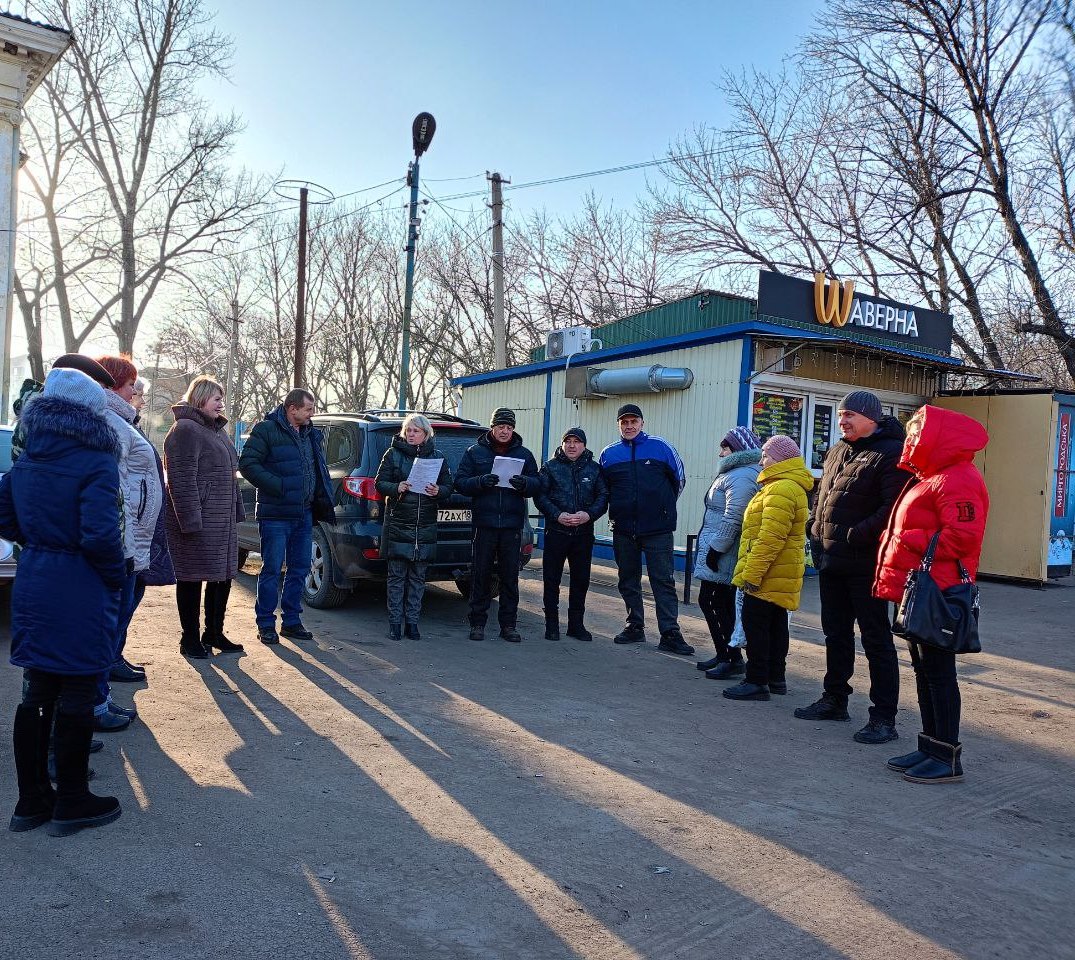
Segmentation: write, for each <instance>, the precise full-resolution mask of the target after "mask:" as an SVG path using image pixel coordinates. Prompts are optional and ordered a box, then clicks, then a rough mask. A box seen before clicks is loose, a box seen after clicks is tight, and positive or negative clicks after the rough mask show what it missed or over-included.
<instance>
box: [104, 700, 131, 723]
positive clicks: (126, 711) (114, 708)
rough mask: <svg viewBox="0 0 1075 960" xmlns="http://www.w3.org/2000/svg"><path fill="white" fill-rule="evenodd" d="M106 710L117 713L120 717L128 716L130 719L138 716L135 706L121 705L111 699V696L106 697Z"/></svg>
mask: <svg viewBox="0 0 1075 960" xmlns="http://www.w3.org/2000/svg"><path fill="white" fill-rule="evenodd" d="M108 712H109V713H118V714H119V715H120V716H121V717H130V718H131V719H132V720H134V719H135V718H136V717H137V716H138V708H137V707H135V706H133V705H132V706H130V707H121V706H120V705H119V704H118V703H116V702H115V701H113V700H112V698H111V697H109V698H108Z"/></svg>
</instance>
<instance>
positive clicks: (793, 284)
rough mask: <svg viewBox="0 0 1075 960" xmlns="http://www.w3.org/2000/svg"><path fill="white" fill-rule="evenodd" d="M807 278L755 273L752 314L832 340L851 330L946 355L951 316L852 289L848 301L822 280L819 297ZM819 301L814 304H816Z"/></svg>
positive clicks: (842, 291)
mask: <svg viewBox="0 0 1075 960" xmlns="http://www.w3.org/2000/svg"><path fill="white" fill-rule="evenodd" d="M816 287H817V284H816V283H815V282H814V281H811V280H800V279H798V278H797V277H789V276H785V275H784V274H782V273H770V272H769V271H768V270H759V271H758V314H759V315H764V316H767V317H773V318H775V319H777V320H794V321H797V322H799V323H808V324H811V325H813V326H816V327H817V329H818V330H819V331H823V332H825V333H827V334H829V335H831V336H833V337H839V336H841V335H842V334H844V333H849V332H852V331H853V332H855V333H861V334H866V335H867V336H868V337H870V338H871V339H876V340H879V341H882V342H883V341H885V340H890V341H897V342H900V343H906V344H910V345H917V346H920V347H926V348H928V349H930V350H935V351H940V352H942V353H949V352H951V349H952V315H951V314H948V313H938V312H937V311H936V310H926V309H924V308H921V307H912V306H910V305H909V304H906V303H897V302H895V301H894V300H881V299H880V298H878V297H871V296H868V295H867V294H865V293H859V291H858V290H855V291H854V293H853V294H852V296H851V297H850V298H848V297H847V289H846V288H845V287H844V286H843V285H840V286H839V287H837V288H836V289H834V284H833V281H832V280H826V281H825V283H824V285H823V287H822V289H821V292H820V295H819V294H818V293H817V291H816V289H815V288H816ZM819 301H820V303H819Z"/></svg>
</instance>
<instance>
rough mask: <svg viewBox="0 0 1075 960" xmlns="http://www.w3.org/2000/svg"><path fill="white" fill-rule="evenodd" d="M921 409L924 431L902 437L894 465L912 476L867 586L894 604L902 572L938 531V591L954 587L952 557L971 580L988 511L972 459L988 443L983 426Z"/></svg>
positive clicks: (900, 588)
mask: <svg viewBox="0 0 1075 960" xmlns="http://www.w3.org/2000/svg"><path fill="white" fill-rule="evenodd" d="M922 410H923V413H924V417H923V420H922V430H921V432H920V433H919V435H918V436H917V437H914V436H913V435H912V436H908V437H907V440H906V441H905V442H904V445H903V455H902V457H901V459H900V466H901V467H902V468H903V469H904V470H909V471H911V472H912V473H913V474H914V475H915V477H916V478H917V479H916V480H912V481H910V482H909V483H908V484H907V486H906V487H904V489H903V492H902V493H901V494H900V495H899V498H898V499H897V500H896V504H895V506H894V507H893V508H892V516H891V518H890V520H889V523H888V529H887V530H886V531H885V533H884V536H883V537H882V538H881V546H880V552H879V554H878V565H877V576H876V578H875V580H874V585H873V593H874V596H875V597H880V598H881V599H882V600H893V601H895V602H896V603H898V602H899V601H900V600H902V599H903V590H904V587H905V586H906V585H907V574H908V573H909V572H910V571H911V570H914V569H916V568H917V567H918V565H919V564H920V563H921V562H922V557H923V555H924V554H925V552H926V548H927V547H928V546H929V541H930V539H931V538H932V537H933V534H935V533H936V532H937V531H938V530H940V531H941V537H940V540H939V541H938V543H937V551H936V553H935V555H934V561H933V570H932V575H933V579H934V581H936V583H937V585H938V586H939V587H940V588H941V589H942V590H946V589H947V588H948V587H951V586H954V585H955V584H957V583H959V579H960V577H959V566H958V565H957V562H956V561H957V560H961V561H962V562H963V566H964V567H965V568H966V570H967V573H969V574H970V576H971V579H972V580H973V579H974V578H975V577H976V576H977V574H978V559H979V557H980V556H981V553H982V538H983V537H984V536H985V521H986V518H987V516H988V514H989V493H988V492H987V490H986V488H985V481H984V480H983V479H982V475H981V474H980V473H979V472H978V468H977V467H975V466H974V463H973V462H972V461H973V459H974V455H975V454H976V453H977V452H978V451H979V450H982V449H984V448H985V445H986V444H987V443H988V442H989V434H987V433H986V430H985V427H983V426H982V425H981V424H980V423H979V422H978V421H977V420H973V419H972V418H971V417H968V416H966V415H964V414H962V413H956V412H955V411H954V410H944V409H942V408H941V407H933V406H929V405H928V404H927V405H926V406H924V407H923V408H922Z"/></svg>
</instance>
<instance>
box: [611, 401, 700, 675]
mask: <svg viewBox="0 0 1075 960" xmlns="http://www.w3.org/2000/svg"><path fill="white" fill-rule="evenodd" d="M616 419H617V421H618V422H619V427H620V439H619V440H618V441H617V442H616V443H610V444H609V445H608V446H607V447H605V449H604V450H602V451H601V468H602V469H603V470H604V472H605V481H606V482H607V484H608V520H609V526H610V527H611V528H612V549H613V552H614V553H615V555H616V566H617V567H618V568H619V589H620V596H621V597H623V602H624V604H625V605H626V606H627V626H626V627H625V628H624V630H623V632H622V633H619V634H617V635H616V637H615V638H614V642H615V643H644V642H645V640H646V632H645V613H644V611H643V607H642V555H643V554H645V557H646V569H647V571H648V572H649V583H650V589H651V590H652V591H653V599H654V602H655V603H656V605H657V626H658V627H659V629H660V631H661V643H660V647H659V649H661V650H665V651H668V652H669V653H678V654H682V655H683V656H691V655H692V654H693V653H694V647H692V646H690V645H689V644H688V643H686V642H685V641H684V639H683V634H682V633H681V632H680V629H679V619H678V617H679V602H678V600H677V598H676V581H675V577H674V575H673V571H674V569H675V567H674V554H673V535H674V533H675V529H676V501H677V500H678V499H679V495H680V494H681V493H682V492H683V488H684V486H686V483H687V477H686V474H685V472H684V470H683V461H682V460H681V459H680V458H679V454H678V453H676V449H675V447H673V446H672V445H671V444H670V443H668V442H667V441H666V440H662V439H661V438H660V437H652V436H650V435H649V434H647V433H644V432H643V431H642V427H643V426H644V425H645V421H644V420H643V419H642V410H641V408H639V407H638V406H637V405H636V404H633V403H625V404H624V405H623V406H622V407H620V409H619V412H618V413H617V414H616Z"/></svg>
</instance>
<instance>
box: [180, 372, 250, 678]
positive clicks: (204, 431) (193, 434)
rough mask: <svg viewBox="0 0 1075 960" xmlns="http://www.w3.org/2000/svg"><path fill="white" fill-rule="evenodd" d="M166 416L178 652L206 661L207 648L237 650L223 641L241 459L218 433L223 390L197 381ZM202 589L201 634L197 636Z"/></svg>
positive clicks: (239, 508) (235, 565) (240, 515)
mask: <svg viewBox="0 0 1075 960" xmlns="http://www.w3.org/2000/svg"><path fill="white" fill-rule="evenodd" d="M172 414H173V415H174V416H175V424H174V426H173V427H172V429H171V430H169V431H168V436H167V437H165V438H164V470H165V473H166V474H167V477H168V498H167V499H168V513H167V515H166V517H165V521H166V530H167V532H168V549H169V551H170V552H171V555H172V565H173V566H174V567H175V578H176V581H177V583H176V587H175V596H176V605H177V606H178V607H179V622H180V624H181V626H182V628H183V637H182V639H181V640H180V643H179V652H180V653H182V654H183V655H184V656H186V657H191V658H193V659H198V660H204V659H205V658H206V657H207V656H208V655H209V653H210V651H211V649H212V648H213V647H216V648H217V649H218V650H220V651H221V652H231V651H237V650H242V649H243V647H242V644H239V643H232V642H231V641H230V640H229V639H228V638H227V637H226V636H224V615H225V613H226V611H227V607H228V595H229V594H230V593H231V582H232V580H234V579H235V576H236V574H238V572H239V542H238V535H237V530H236V524H237V523H238V521H240V520H245V519H246V513H245V511H244V510H243V500H242V496H241V495H240V493H239V486H238V484H237V483H236V481H235V471H236V470H237V469H238V466H239V458H238V456H237V455H236V453H235V447H234V445H233V444H232V442H231V440H230V439H228V435H227V433H226V432H225V431H224V427H226V426H227V424H228V421H227V419H225V417H224V388H223V387H222V386H221V385H220V384H219V383H217V382H216V381H215V380H213V379H212V378H211V377H207V376H200V377H195V378H194V380H193V381H192V382H191V384H190V386H189V387H188V388H187V392H186V395H185V396H184V397H183V401H182V402H181V403H177V404H176V405H175V406H174V407H172ZM203 583H204V584H205V630H204V632H202V633H200V634H199V627H200V624H199V607H200V605H201V596H202V584H203Z"/></svg>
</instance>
